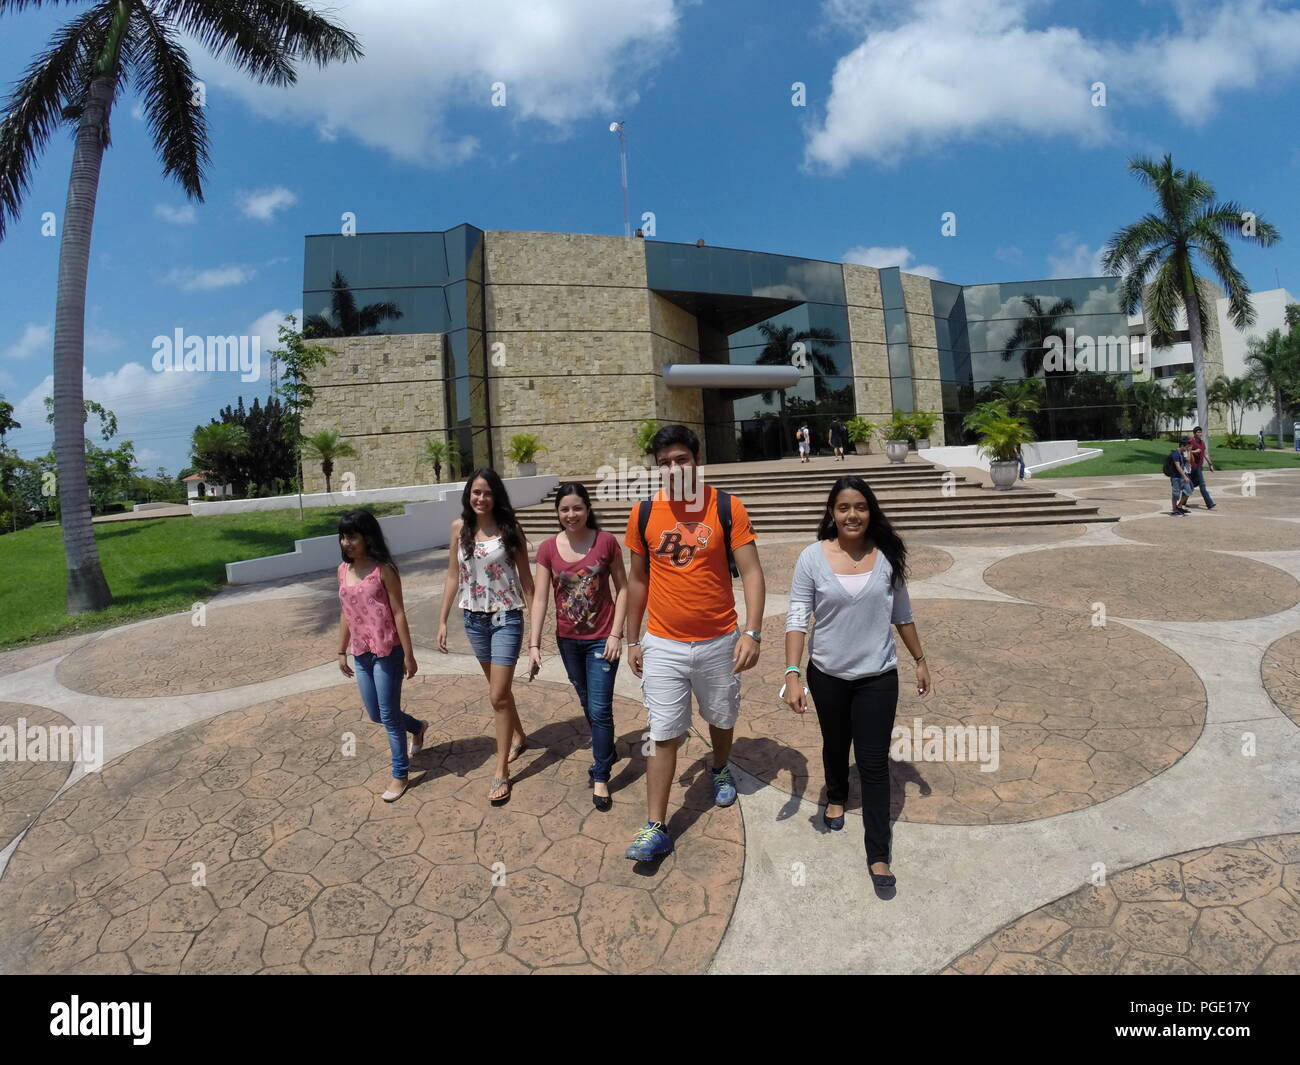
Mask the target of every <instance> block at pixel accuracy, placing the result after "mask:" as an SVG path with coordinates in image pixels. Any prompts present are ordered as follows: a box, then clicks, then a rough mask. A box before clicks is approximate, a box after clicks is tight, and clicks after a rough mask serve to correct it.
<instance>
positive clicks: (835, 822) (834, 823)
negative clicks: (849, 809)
mask: <svg viewBox="0 0 1300 1065" xmlns="http://www.w3.org/2000/svg"><path fill="white" fill-rule="evenodd" d="M822 824H824V825H825V826H826V827H827V828H829V829H830V830H831V831H832V832H838V831H839V830H840V829H842V828H843V827H844V815H843V814H840V816H839V817H827V816H826V807H825V806H823V807H822Z"/></svg>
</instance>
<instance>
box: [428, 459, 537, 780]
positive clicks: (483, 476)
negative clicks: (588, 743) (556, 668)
mask: <svg viewBox="0 0 1300 1065" xmlns="http://www.w3.org/2000/svg"><path fill="white" fill-rule="evenodd" d="M460 505H461V516H460V517H459V518H457V519H456V520H455V521H453V522H452V523H451V534H450V539H451V544H450V547H449V552H450V556H451V557H450V558H449V559H448V561H447V581H446V584H445V585H444V586H443V592H442V612H441V614H440V616H439V619H438V650H439V651H441V652H442V653H443V654H446V653H447V619H448V618H449V617H450V616H451V609H452V604H453V603H458V604H459V605H460V609H461V615H462V617H463V618H464V621H465V635H466V636H468V637H469V642H470V646H471V648H472V649H473V651H474V657H475V658H477V659H478V664H479V665H480V666H481V667H482V669H483V674H484V676H486V677H487V680H488V692H489V696H490V698H491V700H492V711H493V716H494V717H495V719H496V734H497V757H496V775H495V776H494V777H493V778H492V782H491V783H490V784H489V785H488V799H489V800H490V801H491V802H492V803H493V804H494V805H500V804H502V803H504V802H506V801H507V800H508V799H509V798H510V770H509V768H508V766H509V763H511V762H513V761H514V760H515V759H516V758H518V757H519V756H520V755H521V754H523V752H524V750H525V748H526V746H527V742H528V741H527V737H526V736H525V735H524V726H523V723H522V722H521V721H520V720H519V709H518V707H516V706H515V697H514V693H513V692H512V691H511V690H510V685H511V684H512V683H513V681H514V678H515V664H516V663H517V662H518V661H519V650H520V647H521V646H522V645H523V641H524V605H525V604H526V603H528V602H529V601H530V600H531V599H532V597H533V575H532V572H531V571H530V570H529V568H528V540H527V538H526V537H525V536H524V531H523V529H522V528H521V527H520V525H519V522H518V521H517V520H516V519H515V511H514V508H513V507H512V506H511V505H510V496H509V495H507V494H506V486H505V485H504V484H502V482H501V477H500V475H499V474H498V473H497V472H496V470H493V469H489V468H488V467H486V466H484V467H481V468H479V469H477V470H475V471H474V472H473V473H471V474H470V475H469V480H467V481H466V482H465V491H464V492H463V493H461V497H460ZM457 590H459V592H460V596H459V598H457V595H456V593H457ZM515 737H518V739H515ZM512 739H514V743H511V740H512Z"/></svg>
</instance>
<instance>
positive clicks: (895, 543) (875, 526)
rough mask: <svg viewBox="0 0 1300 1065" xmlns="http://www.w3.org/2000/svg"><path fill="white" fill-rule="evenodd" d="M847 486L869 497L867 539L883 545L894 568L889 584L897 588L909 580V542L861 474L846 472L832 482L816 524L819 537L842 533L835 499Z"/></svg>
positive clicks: (886, 556)
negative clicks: (895, 526) (904, 541)
mask: <svg viewBox="0 0 1300 1065" xmlns="http://www.w3.org/2000/svg"><path fill="white" fill-rule="evenodd" d="M845 489H851V490H852V491H854V492H861V493H862V495H863V497H864V498H865V499H866V501H867V506H868V507H869V508H870V510H871V519H870V520H869V521H868V522H867V539H868V540H870V541H871V543H873V544H875V545H876V546H877V547H878V548H880V551H881V554H883V555H884V556H885V558H887V559H889V568H890V569H891V570H893V573H891V574H890V576H889V586H890V587H891V588H897V587H898V582H899V581H905V580H907V545H906V544H905V543H903V539H902V537H901V536H899V535H898V533H896V532H895V531H894V527H893V526H892V525H890V524H889V519H888V518H887V517H885V512H884V511H883V510H881V509H880V504H879V503H877V502H876V494H875V492H873V491H872V490H871V486H870V485H868V484H867V482H866V481H864V480H863V479H862V478H861V477H857V476H855V475H854V474H851V473H849V474H845V475H844V476H843V477H841V478H839V479H838V480H837V481H836V482H835V483H834V484H833V485H831V493H830V495H828V496H827V497H826V513H825V514H824V515H823V516H822V523H821V525H820V526H818V528H817V539H818V540H834V539H836V538H837V537H838V536H839V533H838V532H837V531H836V528H835V500H836V498H838V496H839V494H840V493H841V492H843V491H844V490H845Z"/></svg>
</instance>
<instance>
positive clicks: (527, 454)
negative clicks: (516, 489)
mask: <svg viewBox="0 0 1300 1065" xmlns="http://www.w3.org/2000/svg"><path fill="white" fill-rule="evenodd" d="M545 450H546V448H544V447H543V446H542V438H541V437H540V436H538V435H537V434H536V433H516V434H515V435H514V436H512V437H511V438H510V448H509V450H507V451H506V457H507V458H509V459H510V461H511V462H513V463H515V464H516V465H517V466H518V467H519V476H520V477H536V476H537V456H538V454H539V453H540V452H543V451H545Z"/></svg>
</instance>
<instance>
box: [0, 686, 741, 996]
mask: <svg viewBox="0 0 1300 1065" xmlns="http://www.w3.org/2000/svg"><path fill="white" fill-rule="evenodd" d="M404 694H405V695H406V696H407V697H406V698H405V700H404V702H405V705H406V708H407V709H408V710H409V711H410V712H412V713H415V714H417V715H419V716H420V717H422V718H428V719H429V720H430V722H431V725H430V730H429V733H428V737H427V740H426V742H427V744H428V745H429V746H428V747H427V748H426V750H425V751H424V752H423V753H422V754H421V755H419V756H418V757H417V759H416V768H419V769H423V770H425V771H426V773H427V775H426V777H425V778H424V779H423V780H422V781H421V782H420V783H419V784H416V785H413V786H412V787H411V789H410V790H409V791H408V793H407V794H406V795H404V796H403V797H402V798H401V799H400V800H398V801H397V802H396V803H393V804H391V805H390V804H386V803H384V802H383V801H381V800H380V798H379V795H378V793H379V791H381V790H382V789H383V783H384V781H385V780H386V779H387V777H388V773H389V764H388V745H387V742H386V740H385V739H384V735H383V732H382V730H381V729H380V728H379V727H378V726H375V725H371V724H370V723H369V722H368V721H363V720H362V719H361V711H360V708H359V705H358V699H357V695H356V691H355V688H353V687H352V686H350V685H339V686H335V687H333V688H329V689H325V690H323V691H317V692H310V693H304V694H301V695H296V696H293V697H289V698H285V699H281V700H277V701H274V702H269V703H263V704H261V705H259V706H256V707H253V708H250V709H247V710H238V711H232V712H230V713H227V714H223V715H221V716H219V717H216V718H214V719H212V720H211V721H208V722H205V723H203V724H199V725H194V726H191V727H189V728H185V729H181V730H179V731H178V732H174V733H171V734H170V735H168V736H165V737H162V738H161V739H158V740H156V741H154V742H152V743H149V744H146V745H144V746H143V747H140V748H138V749H136V750H135V751H133V752H131V753H130V754H128V755H126V756H124V757H122V758H120V759H118V760H117V761H115V762H113V763H112V764H110V765H108V766H106V767H105V768H104V769H103V770H101V771H100V772H99V773H97V774H93V775H90V776H87V777H85V778H83V779H82V780H80V781H78V782H77V783H76V784H75V785H74V786H73V787H72V788H70V789H69V790H68V792H67V793H66V794H65V795H64V796H62V797H60V798H59V799H58V800H57V801H56V802H55V803H54V804H53V805H51V806H50V807H49V809H47V810H46V811H45V813H44V814H43V815H42V816H41V817H40V819H39V820H38V822H37V823H36V825H35V826H34V827H33V828H32V829H31V830H30V831H29V832H28V833H27V835H26V836H25V837H24V839H23V841H22V842H21V843H20V844H19V847H18V849H17V851H16V852H15V854H14V856H13V858H12V859H11V860H10V862H9V865H8V868H7V869H6V871H5V875H4V877H3V879H0V971H5V972H11V973H16V972H31V973H40V972H77V973H92V972H114V973H118V972H120V973H126V972H153V973H178V972H180V973H203V972H226V973H230V972H238V973H245V972H322V973H324V972H331V973H333V972H347V973H357V972H360V973H365V972H374V973H395V972H426V973H451V972H461V973H483V972H521V973H522V972H528V971H530V970H531V971H539V972H598V973H599V972H604V973H630V972H661V973H695V972H702V971H704V969H705V967H706V966H707V965H708V963H709V961H710V959H711V958H712V957H713V954H714V952H715V951H716V949H717V947H718V945H719V943H720V942H721V941H722V936H723V933H724V932H725V930H726V927H727V923H728V921H729V919H730V915H731V910H732V907H733V905H734V903H735V899H736V894H737V892H738V890H739V886H740V876H741V871H742V867H743V862H744V845H743V844H744V839H743V829H742V821H741V816H740V811H739V809H737V808H735V807H732V808H730V809H727V810H717V809H715V808H714V807H713V803H712V792H711V789H710V786H709V783H708V774H707V773H706V772H705V771H704V769H705V765H706V763H704V762H703V760H702V756H703V755H704V754H705V749H704V747H703V745H700V744H697V743H692V744H691V745H690V746H691V747H694V750H693V751H691V750H688V751H686V752H685V754H684V757H683V758H682V760H681V763H680V769H681V774H682V778H683V781H684V782H685V784H686V790H685V792H684V793H683V792H682V791H681V790H679V789H675V790H674V794H673V799H674V800H680V802H681V803H682V805H681V806H680V807H678V808H677V809H675V810H674V811H673V812H672V814H671V817H670V829H671V830H672V832H673V834H674V837H675V838H676V842H677V850H676V851H675V852H674V853H673V854H672V855H670V856H668V857H667V858H665V859H664V860H663V861H662V862H661V863H660V865H659V867H658V868H657V869H649V868H646V867H645V866H642V865H640V864H633V863H631V862H629V861H627V860H626V859H625V858H624V857H623V852H624V850H625V849H626V848H627V845H628V843H629V842H630V841H631V839H632V837H633V835H634V834H635V832H636V830H637V829H638V828H640V827H641V825H642V824H644V803H645V792H644V787H643V786H642V785H641V781H640V778H641V775H642V771H643V766H642V760H641V758H640V756H639V747H640V737H641V734H642V731H643V729H644V723H643V714H644V710H643V709H642V708H641V707H640V706H638V705H637V704H635V703H632V702H630V701H629V700H626V699H619V698H616V699H615V711H616V727H617V729H618V735H619V736H620V744H619V750H620V752H621V753H622V754H624V755H625V759H624V760H623V761H622V762H620V763H618V764H617V766H616V769H615V775H614V779H613V781H612V782H611V791H612V793H613V795H614V808H613V810H611V811H610V812H609V813H604V814H602V813H600V812H598V811H596V810H595V809H594V807H593V806H592V804H591V798H590V795H591V793H590V791H589V790H588V788H587V772H586V770H587V767H588V766H589V765H590V755H589V753H588V752H587V751H586V750H584V749H583V748H584V747H586V746H588V745H589V742H590V741H589V734H588V732H587V726H586V722H585V721H584V720H583V718H582V716H581V712H580V711H578V709H577V702H576V698H575V696H574V695H573V692H572V691H571V690H570V689H569V688H568V687H567V686H560V685H553V684H545V683H543V682H540V681H534V682H533V683H532V684H522V685H518V686H517V687H516V697H517V699H518V702H519V709H520V714H521V716H522V718H523V720H524V722H525V727H526V728H528V729H529V731H530V736H531V740H532V742H533V743H534V744H536V745H537V746H536V747H534V748H533V749H531V750H529V751H527V752H525V754H524V755H523V756H522V757H521V758H520V759H519V761H518V762H516V763H515V765H514V778H515V790H514V794H513V796H512V798H511V800H510V802H509V803H508V804H507V805H506V806H504V807H500V808H494V807H492V806H490V805H489V804H488V802H487V800H486V798H485V796H486V794H487V791H488V779H489V777H490V776H491V773H492V769H493V766H492V761H493V750H494V745H493V741H492V739H491V738H490V736H489V733H488V729H489V728H490V727H491V722H490V718H491V712H490V710H488V709H487V707H486V691H485V687H484V682H483V679H482V677H477V678H471V677H456V678H449V677H421V676H417V677H416V678H415V679H413V680H412V681H409V682H407V687H406V688H405V689H404ZM347 733H354V734H355V737H356V741H355V742H356V753H355V756H353V757H344V756H343V755H342V754H341V748H340V744H341V743H343V742H344V741H345V738H346V734H347ZM629 746H632V747H633V748H634V749H635V750H636V751H637V752H638V753H636V754H634V755H633V756H632V757H630V758H627V757H626V755H627V752H628V750H629ZM195 863H202V866H201V867H199V868H198V869H197V871H196V866H195ZM200 873H202V874H203V876H202V878H201V879H200V877H199V874H200ZM494 876H495V877H496V880H497V883H495V884H494ZM502 877H504V881H502ZM196 881H197V883H198V886H196Z"/></svg>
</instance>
